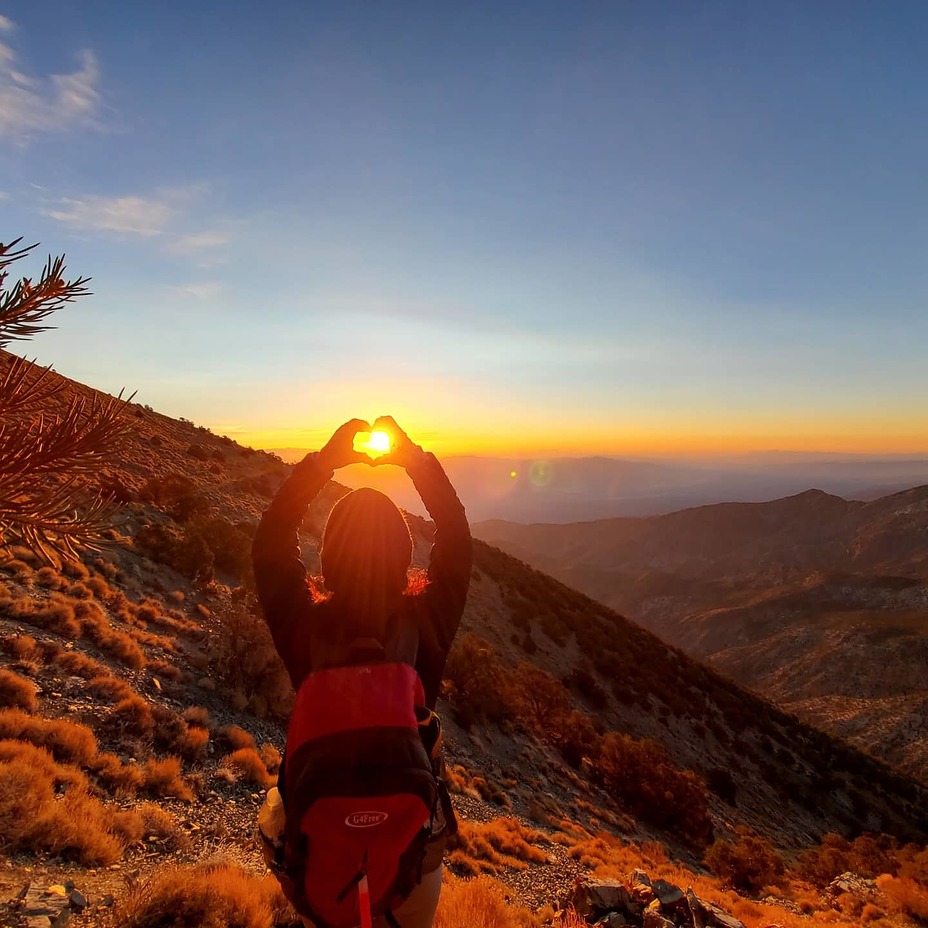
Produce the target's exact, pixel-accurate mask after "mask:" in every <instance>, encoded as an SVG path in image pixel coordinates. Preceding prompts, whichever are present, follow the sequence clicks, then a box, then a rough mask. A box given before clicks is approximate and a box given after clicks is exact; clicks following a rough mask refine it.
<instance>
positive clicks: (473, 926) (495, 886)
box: [434, 875, 586, 928]
mask: <svg viewBox="0 0 928 928" xmlns="http://www.w3.org/2000/svg"><path fill="white" fill-rule="evenodd" d="M434 924H435V928H531V926H534V925H535V919H534V918H533V917H532V913H531V912H530V911H529V910H528V909H525V908H522V907H521V906H515V905H509V904H508V903H507V902H506V895H505V891H504V889H503V887H502V886H500V884H499V883H497V882H496V880H494V879H492V878H490V877H488V876H479V877H477V878H476V879H474V880H459V879H456V878H455V877H453V876H448V875H446V876H445V884H444V886H443V887H442V891H441V897H440V898H439V900H438V911H437V912H436V914H435V923H434ZM583 925H584V926H585V925H586V923H585V922H583Z"/></svg>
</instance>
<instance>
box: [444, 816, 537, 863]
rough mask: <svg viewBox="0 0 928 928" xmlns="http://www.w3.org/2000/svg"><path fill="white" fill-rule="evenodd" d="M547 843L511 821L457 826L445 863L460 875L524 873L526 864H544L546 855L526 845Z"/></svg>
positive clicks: (515, 821)
mask: <svg viewBox="0 0 928 928" xmlns="http://www.w3.org/2000/svg"><path fill="white" fill-rule="evenodd" d="M536 841H537V842H544V843H546V844H547V843H549V842H548V839H547V837H546V836H545V835H543V834H542V833H541V832H540V831H535V830H534V829H531V828H525V827H524V826H523V825H521V824H520V823H519V822H518V821H517V820H516V819H514V818H497V819H493V821H491V822H467V821H462V822H460V823H459V828H458V833H457V835H455V837H454V838H452V840H451V844H450V845H449V847H450V849H451V854H450V857H449V858H448V860H449V863H451V864H452V866H454V867H456V868H458V869H459V870H460V871H461V872H463V873H465V874H467V875H470V876H477V875H478V874H480V873H499V872H500V871H501V870H502V869H503V868H506V867H508V868H511V869H514V870H525V869H526V868H527V867H528V865H529V863H538V864H543V863H547V860H548V855H547V854H546V853H545V852H544V851H543V850H542V849H541V848H539V847H535V845H534V844H532V843H530V842H536Z"/></svg>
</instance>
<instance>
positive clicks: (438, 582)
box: [407, 453, 474, 706]
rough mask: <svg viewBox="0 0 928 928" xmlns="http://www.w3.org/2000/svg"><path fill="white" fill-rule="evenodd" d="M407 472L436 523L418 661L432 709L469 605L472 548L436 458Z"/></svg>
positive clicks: (458, 504) (457, 503) (463, 519)
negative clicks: (466, 605)
mask: <svg viewBox="0 0 928 928" xmlns="http://www.w3.org/2000/svg"><path fill="white" fill-rule="evenodd" d="M407 473H408V474H409V476H410V478H411V479H412V482H413V484H414V485H415V487H416V490H417V491H418V493H419V496H420V497H421V498H422V502H423V503H424V504H425V508H426V509H427V510H428V512H429V515H430V516H431V517H432V521H433V522H434V523H435V539H434V542H433V544H432V551H431V555H430V557H429V568H428V586H427V587H426V589H425V591H424V593H423V594H422V595H423V596H424V597H425V600H426V602H425V606H426V608H425V609H424V610H423V611H422V613H420V615H421V616H422V619H421V624H420V628H419V657H418V660H417V661H416V670H417V671H418V672H419V676H420V677H421V679H422V683H423V685H424V687H425V694H426V700H427V702H428V704H429V705H430V706H433V705H434V704H435V699H436V698H437V696H438V690H439V687H440V686H441V675H442V671H443V670H444V669H445V661H446V660H447V659H448V652H449V651H450V650H451V643H452V641H453V640H454V636H455V634H456V632H457V630H458V625H460V623H461V616H462V614H463V612H464V604H465V602H466V601H467V588H468V587H469V586H470V575H471V569H472V566H473V560H474V549H473V541H472V540H471V536H470V526H469V525H468V524H467V516H466V515H465V513H464V507H463V506H462V505H461V501H460V500H459V499H458V497H457V494H456V493H455V492H454V487H452V486H451V481H449V480H448V477H447V475H446V474H445V472H444V470H442V466H441V464H439V463H438V460H437V458H436V457H435V456H434V455H433V454H429V453H427V454H426V455H425V456H424V457H423V458H422V461H421V463H419V464H417V465H415V466H414V467H410V468H408V469H407Z"/></svg>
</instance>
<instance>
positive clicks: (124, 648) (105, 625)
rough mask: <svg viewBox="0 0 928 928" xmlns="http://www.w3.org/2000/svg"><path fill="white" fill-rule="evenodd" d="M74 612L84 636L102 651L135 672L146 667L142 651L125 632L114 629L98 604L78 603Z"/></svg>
mask: <svg viewBox="0 0 928 928" xmlns="http://www.w3.org/2000/svg"><path fill="white" fill-rule="evenodd" d="M74 612H75V615H76V616H77V617H78V620H79V621H80V623H81V631H82V632H83V634H84V635H86V636H87V638H89V639H90V640H91V641H92V642H93V643H94V644H95V645H97V647H98V648H100V650H101V651H103V652H105V653H106V654H109V655H110V657H113V658H115V659H116V660H118V661H119V662H120V663H122V664H125V665H126V666H127V667H131V668H132V669H133V670H138V669H140V668H142V667H144V666H145V655H144V654H143V653H142V649H141V648H140V647H139V646H138V644H137V643H136V642H135V641H134V640H133V638H131V637H130V636H129V635H127V634H126V633H125V632H123V631H120V630H119V629H116V628H113V626H112V625H111V624H110V622H109V620H108V619H107V618H106V616H105V615H104V613H103V610H102V609H101V608H100V607H99V606H98V605H97V603H95V602H81V603H77V604H76V605H75V607H74Z"/></svg>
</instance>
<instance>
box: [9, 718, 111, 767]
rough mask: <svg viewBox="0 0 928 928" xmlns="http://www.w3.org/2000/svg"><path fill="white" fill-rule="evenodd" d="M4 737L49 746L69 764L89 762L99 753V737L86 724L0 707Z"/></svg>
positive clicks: (56, 757)
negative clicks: (41, 716) (39, 716)
mask: <svg viewBox="0 0 928 928" xmlns="http://www.w3.org/2000/svg"><path fill="white" fill-rule="evenodd" d="M0 738H15V739H16V740H18V741H28V742H29V743H30V744H34V745H35V746H36V747H43V748H48V750H50V751H51V752H52V755H53V756H54V758H55V760H57V761H61V762H63V763H68V764H86V763H87V762H88V761H89V760H90V759H91V758H92V757H93V756H94V755H95V754H96V753H97V739H96V738H95V737H94V734H93V732H92V731H91V730H90V729H89V728H88V727H87V726H86V725H80V724H78V723H77V722H69V721H67V720H66V719H43V718H38V717H36V716H33V715H29V714H28V713H26V712H23V711H22V710H21V709H0Z"/></svg>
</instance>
